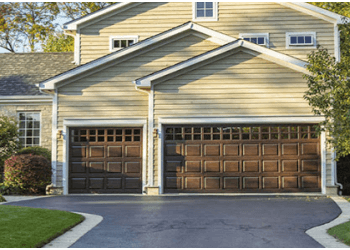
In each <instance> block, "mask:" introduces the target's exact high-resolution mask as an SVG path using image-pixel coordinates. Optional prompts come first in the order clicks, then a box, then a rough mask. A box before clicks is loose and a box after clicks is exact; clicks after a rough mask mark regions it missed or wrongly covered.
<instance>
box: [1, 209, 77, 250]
mask: <svg viewBox="0 0 350 250" xmlns="http://www.w3.org/2000/svg"><path fill="white" fill-rule="evenodd" d="M83 220H84V217H83V216H81V215H79V214H73V213H70V212H65V211H59V210H48V209H40V208H29V207H18V206H6V205H0V248H10V247H11V248H14V247H15V248H22V247H25V248H28V247H41V246H43V245H45V244H46V243H48V242H50V241H51V240H53V239H54V238H56V237H57V236H59V235H61V234H63V233H64V232H66V231H68V230H69V229H70V228H72V227H73V226H75V225H77V224H78V223H80V222H82V221H83Z"/></svg>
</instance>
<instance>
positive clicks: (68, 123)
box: [62, 118, 148, 195]
mask: <svg viewBox="0 0 350 250" xmlns="http://www.w3.org/2000/svg"><path fill="white" fill-rule="evenodd" d="M135 126H138V127H141V128H142V133H143V137H142V140H143V141H142V149H143V150H142V194H145V192H146V187H148V185H147V184H146V171H147V162H146V158H147V119H144V118H134V119H132V118H131V119H127V118H125V119H123V118H116V119H114V118H108V119H106V118H95V119H91V118H81V119H64V120H63V131H62V134H63V164H62V165H63V166H62V185H63V194H64V195H68V184H69V181H68V166H69V137H68V131H69V128H72V127H115V128H117V127H135Z"/></svg>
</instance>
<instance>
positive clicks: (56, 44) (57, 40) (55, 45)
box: [43, 33, 74, 52]
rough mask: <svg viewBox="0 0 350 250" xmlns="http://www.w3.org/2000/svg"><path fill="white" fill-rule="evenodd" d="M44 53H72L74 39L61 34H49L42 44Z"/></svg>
mask: <svg viewBox="0 0 350 250" xmlns="http://www.w3.org/2000/svg"><path fill="white" fill-rule="evenodd" d="M43 50H44V52H69V51H74V38H73V37H71V36H66V35H65V34H63V33H58V34H50V35H49V36H48V37H47V39H46V40H45V43H44V44H43Z"/></svg>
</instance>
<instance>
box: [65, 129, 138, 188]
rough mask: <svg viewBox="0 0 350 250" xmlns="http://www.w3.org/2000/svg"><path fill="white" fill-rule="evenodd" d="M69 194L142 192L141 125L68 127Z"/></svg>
mask: <svg viewBox="0 0 350 250" xmlns="http://www.w3.org/2000/svg"><path fill="white" fill-rule="evenodd" d="M69 133H70V135H69V138H70V142H69V193H141V192H142V190H141V189H142V184H141V180H142V178H141V176H142V129H141V128H71V129H70V131H69Z"/></svg>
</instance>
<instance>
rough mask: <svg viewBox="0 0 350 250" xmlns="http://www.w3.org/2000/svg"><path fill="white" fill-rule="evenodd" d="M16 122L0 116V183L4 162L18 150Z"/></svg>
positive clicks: (13, 119)
mask: <svg viewBox="0 0 350 250" xmlns="http://www.w3.org/2000/svg"><path fill="white" fill-rule="evenodd" d="M18 138H19V133H18V128H17V121H16V119H15V118H11V117H7V116H0V182H1V180H2V173H3V172H4V162H5V160H6V159H7V158H9V157H10V156H11V155H13V154H14V153H16V151H17V150H18V149H19V148H20V143H19V140H18Z"/></svg>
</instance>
